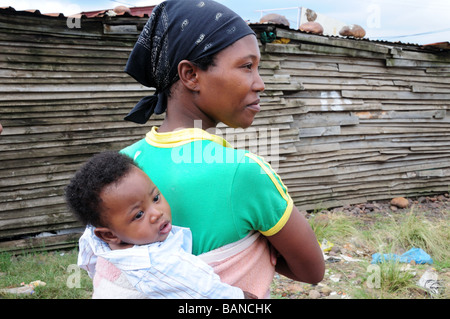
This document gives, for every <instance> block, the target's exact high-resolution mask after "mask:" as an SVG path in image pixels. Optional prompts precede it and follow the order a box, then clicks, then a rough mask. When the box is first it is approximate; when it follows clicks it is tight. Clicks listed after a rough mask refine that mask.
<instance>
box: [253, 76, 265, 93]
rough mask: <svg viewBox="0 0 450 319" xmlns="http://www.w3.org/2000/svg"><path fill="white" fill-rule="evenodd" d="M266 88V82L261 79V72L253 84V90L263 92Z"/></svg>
mask: <svg viewBox="0 0 450 319" xmlns="http://www.w3.org/2000/svg"><path fill="white" fill-rule="evenodd" d="M265 88H266V86H265V84H264V81H263V79H262V77H261V75H260V74H259V72H256V78H255V82H254V83H253V90H255V91H257V92H263V91H264V90H265Z"/></svg>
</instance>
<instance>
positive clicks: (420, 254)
mask: <svg viewBox="0 0 450 319" xmlns="http://www.w3.org/2000/svg"><path fill="white" fill-rule="evenodd" d="M385 261H397V262H400V263H410V262H411V261H414V262H415V263H416V264H432V263H433V259H431V257H430V255H428V254H427V253H426V252H425V251H424V250H423V249H421V248H411V249H410V250H408V251H407V252H406V253H404V254H402V255H400V256H398V255H396V254H380V253H376V254H373V255H372V264H376V263H383V262H385Z"/></svg>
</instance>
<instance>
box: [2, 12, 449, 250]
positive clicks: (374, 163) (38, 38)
mask: <svg viewBox="0 0 450 319" xmlns="http://www.w3.org/2000/svg"><path fill="white" fill-rule="evenodd" d="M146 20H147V18H138V17H124V16H122V17H115V18H109V17H104V18H89V19H86V18H82V19H79V20H70V21H69V22H68V20H67V18H65V17H62V16H60V17H47V16H43V15H40V14H36V13H27V12H15V11H14V10H12V9H0V32H1V35H2V36H1V38H0V92H1V94H0V123H2V125H3V126H4V132H3V134H2V135H1V136H0V250H6V251H18V252H20V251H27V250H29V249H35V248H36V247H37V246H43V247H44V249H56V248H64V247H70V246H74V245H75V244H76V242H77V240H78V237H79V232H77V231H75V232H74V231H73V230H74V229H76V228H77V227H79V225H78V223H77V222H76V221H75V219H74V218H73V216H72V215H71V214H70V213H69V212H68V210H67V208H66V206H65V203H64V199H63V196H62V195H63V189H64V187H65V185H66V184H67V182H68V179H69V178H70V177H71V176H72V175H73V173H74V171H75V170H76V169H77V168H78V167H79V165H80V164H81V163H82V162H84V161H85V160H86V159H87V158H89V157H90V156H91V155H92V154H94V153H97V152H100V151H103V150H107V149H116V150H118V149H121V148H122V147H124V146H127V145H129V144H131V143H133V142H134V141H136V140H138V139H140V138H142V137H143V135H144V134H145V133H146V132H147V131H148V130H149V127H150V126H152V125H159V124H160V123H161V119H162V117H156V118H155V119H152V120H151V121H150V122H149V123H148V124H147V125H145V126H139V125H133V124H132V123H128V122H125V121H123V117H124V115H125V114H127V112H128V111H129V110H130V108H131V107H132V106H134V104H135V103H136V102H137V101H138V100H139V99H140V98H141V97H143V96H145V95H148V94H150V93H151V90H148V89H146V88H144V87H142V86H140V85H139V84H137V83H136V82H135V81H134V80H133V79H132V78H131V77H129V76H128V75H126V74H125V73H124V72H123V68H124V66H125V63H126V60H127V58H128V55H129V52H130V51H131V49H132V47H133V45H134V43H135V41H136V39H137V35H138V34H139V32H140V30H141V29H142V26H143V25H144V24H145V22H146ZM78 26H79V27H78ZM253 27H254V29H255V30H256V31H257V33H258V34H260V33H261V32H274V34H276V35H277V38H278V39H281V38H284V40H283V41H278V42H281V43H267V44H265V45H262V47H261V50H262V62H261V69H260V72H261V74H262V76H263V78H264V81H265V83H266V91H265V92H264V94H263V96H262V108H263V111H262V112H261V113H260V114H259V115H258V116H257V118H256V119H255V122H254V125H253V126H252V127H251V128H250V129H249V130H247V131H242V132H241V131H238V132H237V133H236V131H233V132H231V133H230V134H227V135H226V136H225V137H227V138H228V139H230V142H232V143H233V142H235V144H236V146H244V147H250V149H251V148H252V143H254V142H255V141H257V142H256V144H258V145H257V148H256V149H255V148H253V150H256V151H257V152H258V153H259V154H261V155H266V157H267V159H268V160H269V161H271V162H272V164H273V166H274V167H275V168H276V169H277V171H278V173H279V174H280V175H281V177H282V178H283V180H284V182H285V184H286V185H287V186H288V187H289V191H290V194H291V196H292V197H293V198H294V201H295V203H296V205H297V206H299V207H300V208H301V209H304V210H309V209H315V208H318V207H322V208H324V207H332V206H340V205H345V204H351V203H359V202H365V201H368V200H376V199H386V198H391V197H393V196H396V195H402V196H412V195H417V194H421V193H433V192H443V191H448V190H449V184H450V183H449V181H450V115H449V114H448V110H449V108H450V93H449V91H450V90H449V89H450V54H449V51H448V50H447V51H446V50H435V51H433V50H432V48H429V49H426V50H425V49H422V48H420V47H418V46H413V45H402V44H393V43H384V42H373V41H367V40H355V39H343V38H329V37H324V36H317V35H312V34H306V33H302V32H297V31H294V30H285V29H281V28H276V27H275V26H270V25H253ZM286 42H289V43H287V44H286ZM219 129H221V130H222V132H226V128H225V127H224V126H219ZM227 132H228V131H227ZM246 140H248V141H247V142H245V141H246ZM243 141H244V142H243ZM261 141H264V143H265V146H267V147H265V148H263V147H262V146H264V145H262V144H263V143H261ZM242 142H243V143H242ZM253 146H254V145H253ZM275 146H276V147H275ZM258 147H259V148H258ZM42 233H44V234H42ZM36 234H40V235H39V236H34V235H36ZM43 235H44V236H43ZM45 235H49V236H45Z"/></svg>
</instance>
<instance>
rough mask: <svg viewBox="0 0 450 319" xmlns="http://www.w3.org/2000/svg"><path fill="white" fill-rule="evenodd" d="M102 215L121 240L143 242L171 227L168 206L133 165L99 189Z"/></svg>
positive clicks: (164, 234) (158, 238) (165, 233)
mask: <svg viewBox="0 0 450 319" xmlns="http://www.w3.org/2000/svg"><path fill="white" fill-rule="evenodd" d="M100 197H101V199H102V207H103V212H102V214H104V215H103V216H105V217H106V220H107V222H108V227H109V228H110V229H111V230H112V231H114V233H115V234H116V236H117V237H118V238H120V239H121V240H122V242H124V243H127V244H133V245H144V244H150V243H154V242H158V241H164V240H165V239H166V238H167V236H168V235H169V232H170V230H171V229H172V223H171V222H172V215H171V211H170V206H169V204H168V203H167V201H166V200H165V198H164V197H163V196H162V195H161V193H160V192H159V190H158V188H157V187H156V186H155V184H153V182H152V181H151V180H150V178H149V177H148V176H147V174H145V173H144V172H143V171H142V170H140V169H139V168H137V167H133V168H132V169H131V171H130V172H129V173H128V174H127V175H125V176H124V177H123V178H122V179H120V180H119V182H118V183H113V184H111V185H108V186H107V187H105V188H104V189H103V190H102V192H101V193H100Z"/></svg>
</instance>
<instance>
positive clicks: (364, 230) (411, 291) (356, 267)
mask: <svg viewBox="0 0 450 319" xmlns="http://www.w3.org/2000/svg"><path fill="white" fill-rule="evenodd" d="M321 215H323V214H314V216H312V217H311V218H310V219H309V221H310V224H311V226H312V228H313V230H314V232H315V233H316V236H317V237H318V240H319V242H321V241H322V239H327V240H328V241H330V242H332V243H334V244H335V245H336V246H338V247H345V246H346V245H349V243H351V246H352V247H355V250H356V249H357V250H359V251H366V252H368V253H367V255H366V256H365V258H364V262H363V263H347V264H344V265H343V264H329V265H327V268H328V269H329V270H330V273H342V274H344V275H345V273H349V272H357V273H358V274H359V276H358V278H359V281H360V284H358V285H354V284H352V283H350V282H349V285H348V286H347V287H343V286H344V285H345V284H346V283H345V281H343V282H341V283H339V285H340V286H341V288H342V289H344V290H348V291H350V292H349V294H350V295H352V297H353V298H427V297H430V295H429V294H428V293H427V292H426V291H425V290H424V289H422V288H421V287H418V285H417V282H418V280H419V278H420V276H421V275H422V274H423V273H424V272H425V270H426V269H427V268H430V267H431V266H430V265H410V268H411V266H412V268H413V269H412V270H409V271H408V270H405V266H406V265H405V264H404V263H399V262H385V263H382V264H376V265H371V264H370V262H371V255H372V254H374V253H381V254H397V255H401V254H402V253H404V252H406V251H407V250H409V249H411V248H413V247H417V248H422V249H423V250H424V251H425V252H427V253H428V254H429V255H430V256H431V257H432V259H433V265H432V267H433V268H435V269H436V270H438V271H441V274H440V278H441V279H442V281H443V282H445V284H447V285H448V279H449V278H448V274H449V269H448V268H449V267H450V251H449V247H450V224H449V220H448V212H445V213H443V214H442V216H440V217H439V218H436V216H434V217H433V218H432V219H430V218H428V217H427V216H426V213H424V212H421V213H419V212H416V211H414V209H411V210H409V211H407V212H406V213H405V212H403V213H396V214H392V215H390V214H378V215H375V214H373V215H372V216H370V218H368V217H365V218H358V217H353V216H349V215H345V214H344V213H327V214H326V217H324V216H321ZM359 258H360V259H361V257H359ZM343 267H346V269H344V268H343ZM374 278H376V281H375V282H374ZM449 296H450V292H449V291H448V289H447V291H446V292H445V293H444V294H441V295H440V296H439V298H448V297H449ZM433 297H434V298H436V296H433Z"/></svg>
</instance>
